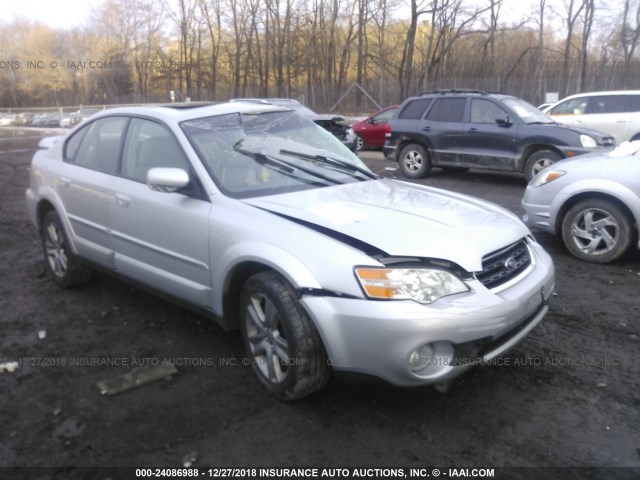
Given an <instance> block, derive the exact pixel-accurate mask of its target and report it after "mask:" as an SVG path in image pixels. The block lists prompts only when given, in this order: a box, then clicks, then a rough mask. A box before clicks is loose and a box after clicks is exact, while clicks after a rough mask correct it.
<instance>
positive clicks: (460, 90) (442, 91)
mask: <svg viewBox="0 0 640 480" xmlns="http://www.w3.org/2000/svg"><path fill="white" fill-rule="evenodd" d="M434 93H436V94H445V93H478V94H480V95H488V93H487V92H485V91H484V90H475V89H473V88H451V89H438V90H428V91H426V92H421V93H419V94H418V96H423V95H432V94H434Z"/></svg>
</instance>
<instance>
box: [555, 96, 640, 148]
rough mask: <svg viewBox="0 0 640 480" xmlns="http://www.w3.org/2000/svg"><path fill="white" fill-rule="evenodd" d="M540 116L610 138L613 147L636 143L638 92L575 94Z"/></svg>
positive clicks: (639, 110) (639, 127)
mask: <svg viewBox="0 0 640 480" xmlns="http://www.w3.org/2000/svg"><path fill="white" fill-rule="evenodd" d="M544 112H545V113H546V114H547V115H549V116H550V117H551V118H553V119H554V120H555V121H556V122H559V123H567V124H572V125H580V126H581V127H586V128H592V129H594V130H600V131H602V132H605V133H608V134H610V135H613V136H614V138H615V139H616V143H617V144H620V143H621V142H624V141H625V140H640V90H620V91H611V92H590V93H579V94H577V95H571V96H570V97H566V98H564V99H562V100H560V101H559V102H558V103H556V104H554V105H552V106H551V107H548V108H547V109H546V110H545V111H544Z"/></svg>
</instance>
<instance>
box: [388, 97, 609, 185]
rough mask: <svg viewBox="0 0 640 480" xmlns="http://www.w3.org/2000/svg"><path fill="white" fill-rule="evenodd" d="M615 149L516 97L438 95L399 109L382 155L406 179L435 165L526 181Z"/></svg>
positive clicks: (600, 137) (605, 139)
mask: <svg viewBox="0 0 640 480" xmlns="http://www.w3.org/2000/svg"><path fill="white" fill-rule="evenodd" d="M614 145H615V141H614V139H613V137H612V136H611V135H607V134H604V133H601V132H598V131H595V130H587V129H584V128H579V127H574V126H571V127H570V126H567V125H560V124H558V123H556V122H554V121H553V120H551V119H550V118H549V117H547V116H546V115H545V114H543V113H542V112H540V110H538V109H537V108H535V107H534V106H533V105H530V104H529V103H527V102H525V101H524V100H521V99H519V98H516V97H512V96H509V95H502V94H493V93H487V92H483V91H480V90H438V91H432V92H425V93H423V94H421V95H419V96H417V97H411V98H408V99H407V100H405V101H404V102H403V103H402V105H400V108H399V109H398V111H397V112H396V114H395V115H394V117H393V118H392V119H391V121H390V122H389V127H388V129H387V141H386V143H385V146H384V154H385V157H387V159H389V160H395V161H398V162H399V164H400V170H401V171H402V173H403V174H404V175H405V176H407V177H409V178H422V177H426V176H427V175H428V174H429V172H430V171H431V168H432V167H434V166H436V167H441V168H444V169H455V170H466V169H468V168H471V167H473V168H486V169H491V170H504V171H515V172H523V173H524V175H525V177H526V179H527V181H529V180H531V179H532V178H533V177H534V176H535V175H536V174H537V173H538V172H540V171H541V170H542V169H544V168H546V167H548V166H549V165H551V164H552V163H553V162H555V161H557V160H560V159H563V158H566V157H573V156H575V155H581V154H583V153H588V152H593V151H597V150H598V149H603V148H604V147H613V146H614Z"/></svg>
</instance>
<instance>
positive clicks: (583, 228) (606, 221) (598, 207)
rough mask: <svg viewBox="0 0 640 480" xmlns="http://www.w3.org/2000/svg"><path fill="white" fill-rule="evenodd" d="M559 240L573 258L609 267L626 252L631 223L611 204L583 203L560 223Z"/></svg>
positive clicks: (602, 201) (575, 206)
mask: <svg viewBox="0 0 640 480" xmlns="http://www.w3.org/2000/svg"><path fill="white" fill-rule="evenodd" d="M562 239H563V241H564V244H565V245H566V247H567V249H568V250H569V252H571V254H572V255H574V256H575V257H577V258H579V259H581V260H586V261H587V262H594V263H609V262H612V261H614V260H616V259H618V258H620V257H621V256H622V255H624V253H625V252H626V251H627V250H628V249H629V246H630V245H631V240H632V234H631V222H630V221H629V218H628V216H627V215H626V214H625V212H624V211H623V210H622V209H621V208H620V207H619V206H618V205H616V204H615V203H613V202H611V201H610V200H606V199H600V198H592V199H586V200H582V201H580V202H578V203H576V204H575V205H574V206H573V207H571V208H570V209H569V211H568V212H567V214H566V215H565V216H564V219H563V221H562Z"/></svg>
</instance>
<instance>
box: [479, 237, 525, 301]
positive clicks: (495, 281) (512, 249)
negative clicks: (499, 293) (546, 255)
mask: <svg viewBox="0 0 640 480" xmlns="http://www.w3.org/2000/svg"><path fill="white" fill-rule="evenodd" d="M529 265H531V255H530V253H529V248H528V247H527V243H526V242H525V240H524V239H523V240H520V241H518V242H516V243H514V244H512V245H509V246H508V247H505V248H502V249H500V250H497V251H495V252H492V253H490V254H488V255H485V256H484V257H482V271H481V272H477V273H476V278H477V279H478V280H480V282H481V283H482V284H483V285H484V286H485V287H487V288H489V289H491V288H496V287H499V286H500V285H503V284H505V283H507V282H508V281H509V280H511V279H512V278H515V277H517V276H518V275H520V274H521V273H522V272H523V271H524V270H526V268H527V267H528V266H529Z"/></svg>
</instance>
